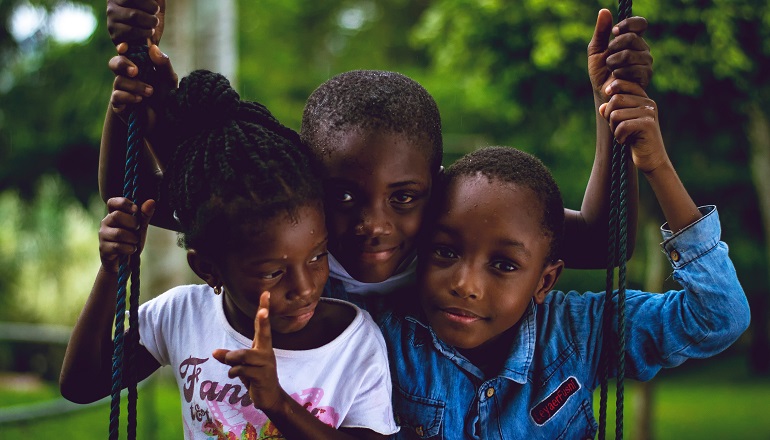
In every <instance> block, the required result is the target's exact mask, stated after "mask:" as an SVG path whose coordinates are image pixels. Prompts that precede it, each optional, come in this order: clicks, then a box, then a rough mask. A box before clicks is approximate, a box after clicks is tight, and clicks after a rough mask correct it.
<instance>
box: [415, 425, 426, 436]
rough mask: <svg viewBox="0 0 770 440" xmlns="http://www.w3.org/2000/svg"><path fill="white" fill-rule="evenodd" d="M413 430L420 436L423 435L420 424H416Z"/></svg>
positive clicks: (423, 431)
mask: <svg viewBox="0 0 770 440" xmlns="http://www.w3.org/2000/svg"><path fill="white" fill-rule="evenodd" d="M414 432H416V433H417V435H419V436H420V437H422V436H424V435H425V430H424V429H422V426H418V427H416V428H414Z"/></svg>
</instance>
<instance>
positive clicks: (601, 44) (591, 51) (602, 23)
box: [588, 9, 612, 56]
mask: <svg viewBox="0 0 770 440" xmlns="http://www.w3.org/2000/svg"><path fill="white" fill-rule="evenodd" d="M611 32H612V13H611V12H610V11H609V10H607V9H602V10H600V11H599V15H598V16H597V17H596V27H595V28H594V35H593V37H591V42H590V43H588V56H591V55H596V54H599V53H602V52H604V51H605V50H607V44H608V43H609V39H610V33H611Z"/></svg>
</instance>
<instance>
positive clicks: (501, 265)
mask: <svg viewBox="0 0 770 440" xmlns="http://www.w3.org/2000/svg"><path fill="white" fill-rule="evenodd" d="M492 267H494V268H495V269H497V270H499V271H501V272H513V271H515V270H516V269H517V267H516V265H515V264H513V263H511V262H510V261H505V260H498V261H495V262H493V263H492Z"/></svg>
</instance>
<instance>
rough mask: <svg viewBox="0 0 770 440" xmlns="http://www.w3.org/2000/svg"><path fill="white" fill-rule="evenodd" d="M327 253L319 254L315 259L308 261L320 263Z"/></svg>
mask: <svg viewBox="0 0 770 440" xmlns="http://www.w3.org/2000/svg"><path fill="white" fill-rule="evenodd" d="M328 254H329V253H328V252H321V253H320V254H318V255H316V256H315V257H313V258H311V259H310V262H311V263H315V262H316V261H320V260H322V259H323V258H325V257H326V256H327V255H328Z"/></svg>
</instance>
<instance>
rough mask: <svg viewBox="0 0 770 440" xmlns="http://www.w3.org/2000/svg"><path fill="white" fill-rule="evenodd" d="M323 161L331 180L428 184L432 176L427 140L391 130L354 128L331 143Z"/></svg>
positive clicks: (323, 156)
mask: <svg viewBox="0 0 770 440" xmlns="http://www.w3.org/2000/svg"><path fill="white" fill-rule="evenodd" d="M329 144H330V145H328V146H327V147H326V148H323V150H322V151H321V160H322V161H323V164H324V168H325V169H326V172H327V174H329V177H342V176H350V175H351V174H350V173H351V172H358V173H360V174H361V175H362V176H371V177H374V176H380V177H382V178H385V179H386V180H419V181H426V180H429V179H430V177H431V172H430V160H429V157H428V156H429V154H428V152H429V151H430V148H429V147H428V145H427V142H426V141H417V140H415V139H413V138H412V137H410V136H407V135H405V134H403V133H398V132H393V131H389V130H366V129H354V130H349V131H346V132H344V133H340V134H339V135H337V136H334V137H333V138H332V139H330V140H329Z"/></svg>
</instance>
